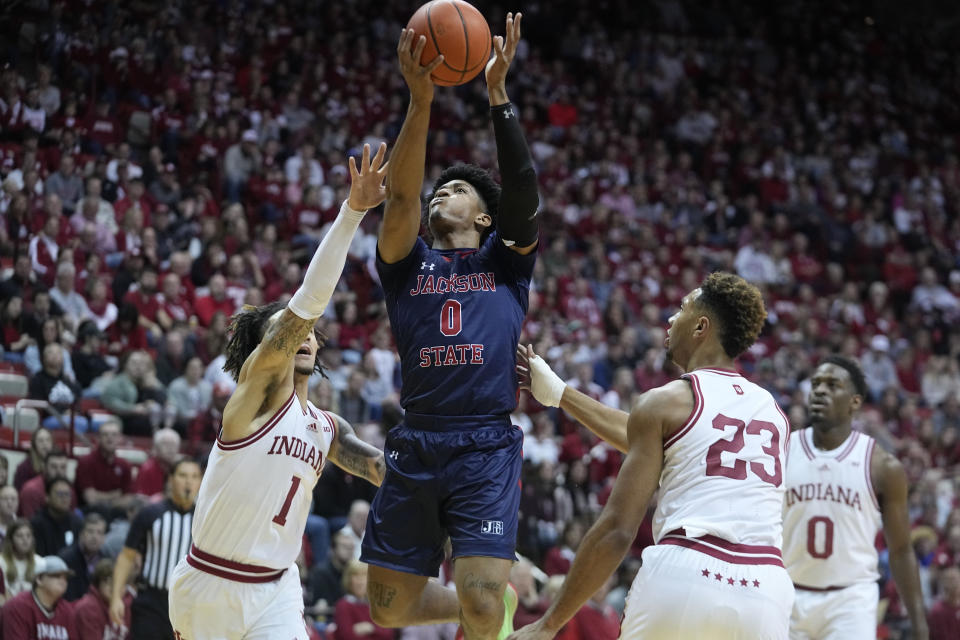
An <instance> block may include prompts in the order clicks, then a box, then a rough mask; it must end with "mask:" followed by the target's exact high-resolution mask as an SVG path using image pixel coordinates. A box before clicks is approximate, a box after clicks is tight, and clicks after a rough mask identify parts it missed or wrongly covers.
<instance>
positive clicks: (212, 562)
mask: <svg viewBox="0 0 960 640" xmlns="http://www.w3.org/2000/svg"><path fill="white" fill-rule="evenodd" d="M187 564H189V565H190V566H191V567H193V568H194V569H197V570H198V571H203V572H204V573H209V574H210V575H212V576H217V577H218V578H223V579H225V580H232V581H233V582H247V583H254V584H263V583H265V582H273V581H274V580H279V579H280V576H282V575H283V574H284V573H285V572H286V569H272V568H270V567H259V566H257V565H255V564H243V563H242V562H234V561H233V560H225V559H224V558H219V557H217V556H215V555H213V554H210V553H206V552H205V551H201V550H200V549H197V545H195V544H194V545H190V553H188V554H187Z"/></svg>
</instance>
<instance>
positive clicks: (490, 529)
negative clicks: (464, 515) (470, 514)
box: [480, 520, 503, 536]
mask: <svg viewBox="0 0 960 640" xmlns="http://www.w3.org/2000/svg"><path fill="white" fill-rule="evenodd" d="M480 533H486V534H489V535H491V536H502V535H503V521H502V520H484V521H483V522H481V523H480Z"/></svg>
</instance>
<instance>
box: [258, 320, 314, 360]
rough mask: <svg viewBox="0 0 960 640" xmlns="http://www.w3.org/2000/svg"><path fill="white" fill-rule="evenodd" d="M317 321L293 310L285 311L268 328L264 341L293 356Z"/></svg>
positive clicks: (271, 346)
mask: <svg viewBox="0 0 960 640" xmlns="http://www.w3.org/2000/svg"><path fill="white" fill-rule="evenodd" d="M315 322H316V321H315V320H304V319H303V318H301V317H300V316H298V315H297V314H295V313H293V312H291V311H284V312H283V313H282V314H281V315H280V317H279V318H278V319H277V321H276V322H274V323H273V325H272V326H271V327H270V328H269V329H268V330H267V333H266V335H265V336H263V341H264V342H265V343H266V344H268V345H270V348H271V349H275V350H276V351H280V352H281V353H284V354H286V355H287V356H293V355H295V354H296V353H297V350H298V349H299V348H300V345H301V344H303V341H304V339H305V338H306V337H307V334H308V333H309V332H310V330H311V329H312V328H313V325H314V323H315Z"/></svg>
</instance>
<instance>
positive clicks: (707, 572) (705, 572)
mask: <svg viewBox="0 0 960 640" xmlns="http://www.w3.org/2000/svg"><path fill="white" fill-rule="evenodd" d="M701 573H702V574H703V577H704V578H709V577H710V569H704V570H703V571H702V572H701Z"/></svg>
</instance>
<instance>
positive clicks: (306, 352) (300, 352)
mask: <svg viewBox="0 0 960 640" xmlns="http://www.w3.org/2000/svg"><path fill="white" fill-rule="evenodd" d="M297 355H298V356H308V355H310V347H300V348H299V349H297Z"/></svg>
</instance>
